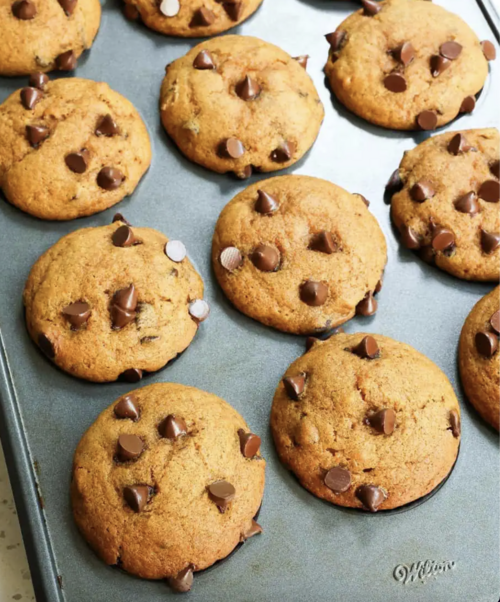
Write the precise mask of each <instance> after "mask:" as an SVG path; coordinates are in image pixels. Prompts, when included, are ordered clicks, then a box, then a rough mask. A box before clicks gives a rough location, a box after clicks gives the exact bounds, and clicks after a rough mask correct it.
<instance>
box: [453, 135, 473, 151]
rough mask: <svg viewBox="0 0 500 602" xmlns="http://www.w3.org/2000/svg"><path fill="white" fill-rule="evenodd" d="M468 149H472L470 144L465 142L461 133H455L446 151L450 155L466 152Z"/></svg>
mask: <svg viewBox="0 0 500 602" xmlns="http://www.w3.org/2000/svg"><path fill="white" fill-rule="evenodd" d="M470 150H472V146H471V145H470V144H469V143H468V142H467V139H466V138H465V136H464V135H463V134H455V135H454V136H453V138H452V139H451V140H450V142H449V143H448V152H449V153H451V154H452V155H458V154H459V153H466V152H468V151H470Z"/></svg>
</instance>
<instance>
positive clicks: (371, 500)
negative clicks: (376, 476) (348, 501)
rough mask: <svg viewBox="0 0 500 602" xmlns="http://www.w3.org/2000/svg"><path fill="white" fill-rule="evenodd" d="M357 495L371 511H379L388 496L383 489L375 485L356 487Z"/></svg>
mask: <svg viewBox="0 0 500 602" xmlns="http://www.w3.org/2000/svg"><path fill="white" fill-rule="evenodd" d="M356 497H357V498H358V500H359V501H360V502H361V503H362V504H363V506H364V507H365V508H366V509H367V510H369V511H370V512H377V510H378V509H379V506H380V504H382V502H383V501H384V500H385V498H386V496H385V494H384V492H383V491H382V489H380V488H379V487H376V486H375V485H360V486H359V487H358V488H357V489H356Z"/></svg>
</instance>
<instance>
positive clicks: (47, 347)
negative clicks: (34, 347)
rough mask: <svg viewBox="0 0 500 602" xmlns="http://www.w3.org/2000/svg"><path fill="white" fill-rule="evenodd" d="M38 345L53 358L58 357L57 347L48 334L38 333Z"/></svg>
mask: <svg viewBox="0 0 500 602" xmlns="http://www.w3.org/2000/svg"><path fill="white" fill-rule="evenodd" d="M38 346H39V347H40V349H41V350H42V351H43V353H44V354H45V355H46V356H47V357H48V358H50V359H51V360H53V359H54V358H55V357H56V350H55V347H54V345H53V343H52V341H51V340H50V339H49V337H48V336H47V335H45V334H43V333H42V334H39V335H38Z"/></svg>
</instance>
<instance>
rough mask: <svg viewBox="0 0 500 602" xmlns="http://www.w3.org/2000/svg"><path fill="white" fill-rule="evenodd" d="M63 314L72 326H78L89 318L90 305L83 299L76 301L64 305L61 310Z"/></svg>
mask: <svg viewBox="0 0 500 602" xmlns="http://www.w3.org/2000/svg"><path fill="white" fill-rule="evenodd" d="M62 313H63V316H64V317H65V318H66V320H67V321H68V322H69V323H70V324H71V326H73V327H74V328H80V326H83V325H84V324H85V323H86V322H87V320H88V319H89V318H90V305H89V304H88V303H85V301H77V302H76V303H71V304H70V305H66V307H65V308H64V309H63V310H62Z"/></svg>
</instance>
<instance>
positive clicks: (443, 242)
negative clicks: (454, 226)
mask: <svg viewBox="0 0 500 602" xmlns="http://www.w3.org/2000/svg"><path fill="white" fill-rule="evenodd" d="M431 244H432V248H433V249H434V250H435V251H447V250H449V249H451V248H452V247H454V246H455V236H454V235H453V232H451V231H450V230H448V229H447V228H436V229H435V230H434V232H433V235H432V243H431Z"/></svg>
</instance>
